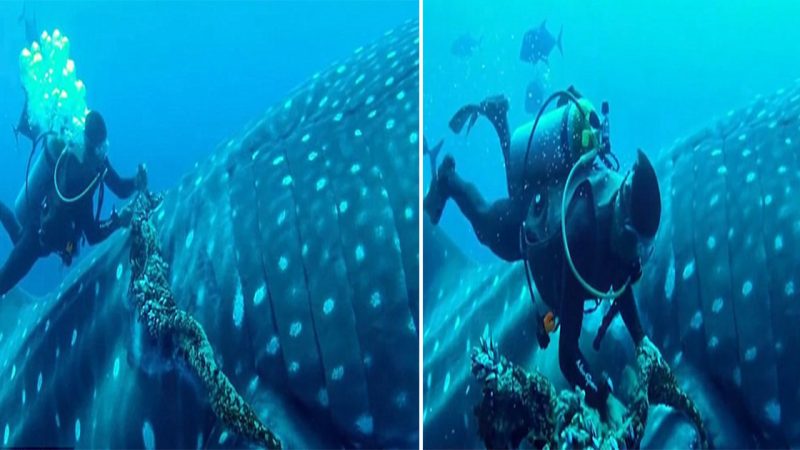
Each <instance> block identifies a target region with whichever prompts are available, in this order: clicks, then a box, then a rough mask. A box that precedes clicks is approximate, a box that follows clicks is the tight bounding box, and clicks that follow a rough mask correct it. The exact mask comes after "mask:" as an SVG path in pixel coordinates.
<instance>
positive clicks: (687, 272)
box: [682, 260, 694, 280]
mask: <svg viewBox="0 0 800 450" xmlns="http://www.w3.org/2000/svg"><path fill="white" fill-rule="evenodd" d="M692 275H694V260H691V261H689V262H688V263H687V264H686V265H685V266H684V267H683V275H682V276H683V279H684V280H688V279H689V278H691V277H692Z"/></svg>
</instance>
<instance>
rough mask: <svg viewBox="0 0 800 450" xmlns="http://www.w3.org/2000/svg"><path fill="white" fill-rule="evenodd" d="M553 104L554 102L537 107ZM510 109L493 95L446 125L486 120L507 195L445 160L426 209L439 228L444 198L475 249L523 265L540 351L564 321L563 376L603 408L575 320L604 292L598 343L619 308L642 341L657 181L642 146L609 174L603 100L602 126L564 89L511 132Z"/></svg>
mask: <svg viewBox="0 0 800 450" xmlns="http://www.w3.org/2000/svg"><path fill="white" fill-rule="evenodd" d="M553 100H558V103H557V105H558V107H557V108H555V109H553V110H552V111H550V112H548V113H546V114H545V113H544V111H545V109H546V108H547V105H548V104H549V103H551V102H552V101H553ZM507 112H508V101H507V100H506V99H505V98H503V97H492V98H489V99H487V100H485V101H483V102H481V103H480V104H477V105H467V106H464V107H463V108H461V109H460V110H459V111H458V112H457V113H456V114H455V115H454V117H453V119H452V120H451V121H450V127H451V129H452V130H453V131H454V132H455V133H460V132H461V130H462V129H463V128H464V126H465V125H467V132H469V129H471V128H472V126H473V125H474V124H475V121H476V120H477V118H478V117H479V116H485V117H487V118H488V119H489V121H490V122H491V124H492V125H493V126H494V128H495V130H496V131H497V134H498V136H499V138H500V146H501V149H502V151H503V157H504V162H505V169H506V181H507V188H508V197H507V198H503V199H500V200H497V201H494V202H492V203H489V202H487V201H486V200H485V199H484V198H483V197H482V196H481V194H480V193H479V192H478V190H477V188H476V187H475V186H474V185H473V184H471V183H469V182H467V181H465V180H463V179H462V178H461V177H460V176H459V175H458V173H457V172H456V170H455V160H454V158H453V157H452V156H450V155H448V156H446V157H445V159H444V160H443V161H442V164H441V165H440V166H439V168H438V170H434V174H435V175H434V180H433V182H432V183H431V186H430V189H429V191H428V193H427V194H426V196H425V199H424V210H425V211H426V212H427V213H428V215H429V217H430V219H431V221H432V222H433V223H434V224H437V223H438V222H439V219H440V218H441V215H442V212H443V210H444V207H445V205H446V203H447V201H448V200H449V199H451V198H452V199H453V200H454V201H455V202H456V204H457V205H458V207H459V209H460V210H461V212H462V213H463V214H464V216H466V218H467V220H468V221H469V222H470V224H471V225H472V227H473V229H474V231H475V234H476V235H477V237H478V239H479V240H480V242H481V243H482V244H483V245H485V246H487V247H489V249H491V250H492V252H493V253H494V254H495V255H497V256H499V257H500V258H502V259H504V260H506V261H523V262H524V264H525V273H526V277H527V283H528V288H529V293H530V295H531V299H532V300H533V299H534V290H533V287H532V281H531V280H533V282H534V283H535V285H536V287H537V288H538V291H539V294H540V295H541V299H542V300H543V302H544V305H541V304H540V303H541V302H537V301H536V300H534V305H535V307H536V310H537V311H536V313H537V316H538V319H539V320H538V322H539V323H538V327H537V339H538V343H539V345H540V347H542V348H544V347H546V346H547V345H548V344H549V340H550V339H549V336H548V333H550V332H553V331H555V330H556V329H558V328H559V327H560V328H561V332H560V337H559V349H558V357H559V366H560V368H561V371H562V373H563V374H564V376H565V378H566V379H567V381H568V382H569V383H570V384H571V385H572V386H578V387H580V388H581V389H582V390H584V391H585V393H586V402H587V404H588V405H589V406H592V407H594V408H595V409H597V410H598V411H600V412H601V414H603V415H606V414H607V413H608V412H609V411H611V410H612V409H613V406H612V401H615V402H616V403H618V401H616V398H614V396H613V395H611V396H610V394H611V392H612V384H611V382H610V379H609V378H608V377H607V376H606V375H605V374H596V373H593V372H592V370H591V369H590V367H589V365H588V363H587V360H586V358H585V357H584V355H583V353H582V352H581V350H580V348H579V345H578V340H579V337H580V332H581V326H582V322H583V316H584V314H585V313H586V312H590V311H593V309H591V308H594V309H597V307H598V306H599V305H600V302H601V299H610V300H612V301H613V303H612V304H611V306H610V308H609V309H608V312H607V313H606V315H605V317H604V318H603V322H602V325H601V328H600V330H598V333H597V336H596V337H595V340H594V345H593V346H594V348H595V350H597V349H599V345H600V341H601V340H602V338H603V335H604V334H605V331H606V329H607V328H608V326H609V324H610V323H611V320H612V319H613V318H614V316H615V315H616V314H617V313H619V314H620V315H621V316H622V319H623V322H624V323H625V326H626V327H627V329H628V331H629V333H630V335H631V338H632V339H633V342H634V344H636V345H637V346H638V345H640V344H641V343H642V342H643V341H645V340H647V338H646V336H645V333H644V331H643V329H642V325H641V323H640V321H639V315H638V311H637V307H636V299H635V298H634V294H633V292H632V289H631V285H632V284H633V283H635V282H637V281H638V280H639V278H640V277H641V273H642V265H643V264H644V263H645V262H646V260H647V258H648V256H649V255H650V253H651V252H652V248H653V247H652V245H653V241H654V237H655V235H656V232H657V230H658V227H659V222H660V217H661V200H660V192H659V186H658V179H657V178H656V174H655V171H654V169H653V166H652V165H651V164H650V161H649V160H648V159H647V157H646V156H645V154H644V153H643V152H642V151H641V150H639V151H638V152H637V159H636V162H635V163H634V164H633V167H632V168H631V169H630V170H629V171H628V172H627V173H626V174H625V175H624V176H623V175H621V174H619V173H618V172H617V170H618V169H619V162H618V161H617V160H616V157H614V156H613V154H612V153H611V144H610V139H609V133H608V131H609V127H608V117H607V116H608V106H607V104H604V105H603V113H604V116H605V119H604V120H603V121H601V119H600V117H599V115H598V114H597V112H596V111H595V109H594V107H593V106H592V105H591V103H590V102H588V101H587V100H586V99H584V98H582V97H581V96H580V94H579V93H578V92H577V91H576V90H575V89H574V88H572V87H571V88H570V89H568V90H566V91H559V92H557V93H555V94H553V95H552V96H551V97H550V98H548V99H547V100H546V101H545V102H544V103H543V104H542V107H541V109H540V110H539V114H538V115H537V116H536V119H535V120H534V121H533V122H531V123H528V124H525V125H523V126H521V127H520V128H519V129H517V130H516V132H515V133H514V135H513V136H511V135H510V133H509V128H508V121H507ZM468 121H469V122H468ZM587 301H593V302H592V303H593V304H592V305H591V307H590V309H589V310H585V309H584V308H585V303H586V302H587ZM543 309H544V310H543ZM647 341H648V342H649V340H647ZM609 396H610V397H611V399H609ZM617 411H618V410H615V411H614V412H617ZM614 412H612V415H613V414H614Z"/></svg>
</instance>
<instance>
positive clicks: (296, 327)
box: [289, 321, 303, 337]
mask: <svg viewBox="0 0 800 450" xmlns="http://www.w3.org/2000/svg"><path fill="white" fill-rule="evenodd" d="M302 331H303V324H302V323H300V321H294V322H292V325H291V326H290V327H289V336H291V337H297V336H299V335H300V333H301V332H302Z"/></svg>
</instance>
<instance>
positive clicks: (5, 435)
mask: <svg viewBox="0 0 800 450" xmlns="http://www.w3.org/2000/svg"><path fill="white" fill-rule="evenodd" d="M10 435H11V428H9V426H8V423H6V430H5V431H4V432H3V446H4V447H5V446H7V445H8V437H9V436H10Z"/></svg>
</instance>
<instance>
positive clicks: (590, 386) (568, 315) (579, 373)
mask: <svg viewBox="0 0 800 450" xmlns="http://www.w3.org/2000/svg"><path fill="white" fill-rule="evenodd" d="M560 320H561V335H560V337H559V340H558V363H559V366H560V367H561V373H563V374H564V378H566V379H567V381H568V382H569V383H570V384H571V385H573V386H578V387H580V388H581V389H583V391H584V392H586V404H587V405H589V406H591V407H593V408H595V409H597V410H598V411H604V410H605V403H606V399H607V398H608V395H609V393H610V389H609V386H608V384H607V383H605V380H602V379H601V377H594V376H592V374H591V372H590V369H589V363H588V362H587V361H586V358H585V357H584V356H583V353H581V350H580V348H579V347H578V340H579V338H580V335H581V324H582V323H583V300H582V299H581V298H580V297H577V296H575V295H565V296H564V300H563V304H562V306H561V317H560Z"/></svg>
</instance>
